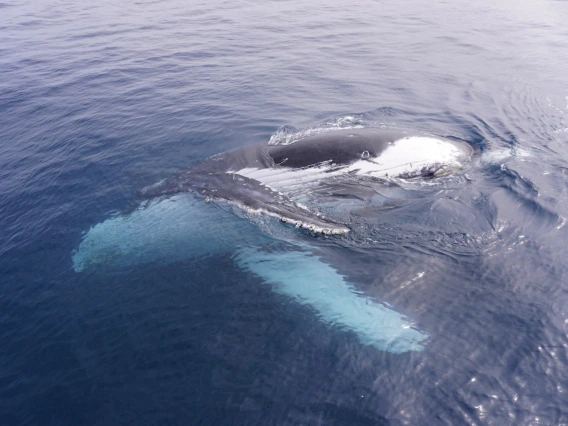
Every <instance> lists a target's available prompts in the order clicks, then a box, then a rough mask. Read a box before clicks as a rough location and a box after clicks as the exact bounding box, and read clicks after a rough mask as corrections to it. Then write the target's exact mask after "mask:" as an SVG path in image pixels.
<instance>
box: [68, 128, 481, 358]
mask: <svg viewBox="0 0 568 426" xmlns="http://www.w3.org/2000/svg"><path fill="white" fill-rule="evenodd" d="M471 155H472V149H471V148H470V146H469V145H468V144H466V143H464V142H460V141H454V140H449V139H443V138H438V137H432V136H408V135H406V134H404V133H401V132H392V131H385V130H379V129H342V130H329V131H326V132H321V133H317V134H315V135H308V136H305V137H303V138H299V139H298V140H296V141H294V142H293V143H290V144H276V145H270V144H260V145H252V146H245V147H244V148H241V149H238V150H235V151H231V152H227V153H223V154H218V155H215V156H213V157H210V158H208V159H206V160H204V161H202V162H201V163H199V164H197V165H196V166H195V167H192V168H190V169H189V170H186V171H182V172H180V173H178V174H176V175H174V176H172V177H171V178H169V179H166V180H164V181H162V182H160V183H158V184H156V185H153V186H151V187H149V188H146V189H144V190H142V191H141V195H142V196H143V198H145V199H147V200H150V201H144V202H142V203H141V205H140V207H139V208H138V209H137V210H135V211H134V212H132V213H130V214H127V215H121V216H115V217H111V218H109V219H107V220H106V221H104V222H102V223H99V224H97V225H95V226H93V227H92V228H91V229H90V230H89V231H88V232H87V233H86V235H85V236H84V238H83V240H82V242H81V244H80V245H79V248H78V249H77V250H76V251H75V252H74V254H73V266H74V269H75V271H77V272H80V271H83V270H86V269H92V268H96V267H104V268H106V269H112V270H117V269H125V268H128V267H132V266H134V265H138V264H143V263H149V262H160V263H169V262H173V261H177V260H182V259H187V258H199V257H202V256H210V255H213V254H216V253H233V258H234V260H235V263H236V264H237V265H238V266H239V267H240V268H242V269H243V270H245V271H248V272H251V273H252V274H254V275H256V276H257V277H259V278H260V279H261V280H262V281H263V282H264V283H266V284H269V285H270V286H271V288H272V289H273V290H274V291H275V292H277V293H280V294H283V295H285V296H288V297H291V298H293V299H294V300H295V301H297V302H299V303H300V304H302V305H308V306H310V307H311V308H312V309H313V310H314V311H315V312H316V314H317V315H318V317H319V318H320V319H321V320H322V321H324V322H326V323H328V324H332V325H334V326H335V327H338V328H340V329H343V330H349V331H352V332H353V333H355V335H356V336H357V337H358V339H359V340H360V341H361V342H362V343H364V344H368V345H372V346H374V347H377V348H379V349H382V350H388V351H390V352H395V353H400V352H406V351H409V350H415V351H420V350H422V349H423V347H424V346H423V344H424V343H423V342H424V340H425V339H426V338H427V334H426V333H425V332H424V331H422V330H419V329H417V328H415V327H413V326H412V325H411V323H410V322H409V321H408V320H407V319H406V318H405V317H404V316H402V315H401V314H399V313H398V312H396V311H394V310H392V309H391V308H390V307H387V306H385V305H383V304H381V303H378V302H377V301H374V300H372V299H370V298H368V297H366V296H365V295H363V294H361V293H360V292H358V291H357V290H356V288H355V287H354V286H353V285H352V284H351V283H349V282H348V281H347V279H346V278H345V277H344V275H342V274H341V273H339V272H338V271H337V270H336V269H335V268H333V267H332V266H330V265H328V264H326V263H324V262H323V261H322V260H321V258H322V256H320V253H321V248H317V247H316V244H309V245H308V244H306V242H305V241H306V239H305V238H304V239H299V238H294V234H297V233H294V232H292V233H274V232H269V231H268V232H267V231H266V229H263V230H261V229H260V228H259V226H257V224H255V223H254V222H255V221H254V220H253V221H251V220H248V219H249V218H250V217H251V213H255V214H256V213H258V215H253V216H256V217H258V216H267V217H276V218H278V219H280V220H281V221H282V222H285V223H289V224H292V225H293V226H295V227H296V228H303V229H306V230H308V233H313V234H328V235H330V234H345V233H348V232H349V230H350V228H349V226H348V224H346V223H342V221H341V220H340V219H338V217H330V216H329V215H323V214H322V213H321V211H320V210H321V209H320V208H321V207H322V206H338V205H339V206H341V205H342V203H343V200H346V199H347V198H349V197H355V198H361V197H364V196H365V195H364V193H365V189H366V188H369V185H371V187H372V185H381V184H382V183H384V182H385V181H386V180H392V179H425V178H433V177H438V176H441V175H445V174H448V173H451V172H452V171H454V170H456V169H459V168H460V167H461V166H462V165H463V164H464V163H465V162H466V161H468V160H469V158H470V157H471ZM371 192H372V191H371ZM209 201H211V202H209ZM328 210H329V211H333V209H331V210H330V209H329V208H328ZM313 240H314V242H315V239H313Z"/></svg>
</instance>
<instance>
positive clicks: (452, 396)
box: [0, 0, 568, 426]
mask: <svg viewBox="0 0 568 426" xmlns="http://www.w3.org/2000/svg"><path fill="white" fill-rule="evenodd" d="M567 22H568V3H567V2H565V1H553V0H526V1H522V2H513V1H509V0H504V1H500V2H490V1H487V0H482V1H481V2H470V1H464V0H456V1H453V2H448V1H438V2H423V1H418V0H409V1H407V2H398V3H397V2H384V1H372V2H371V1H364V2H359V3H357V4H354V3H348V2H343V1H337V2H320V1H315V2H307V3H306V2H299V1H297V0H291V1H288V2H283V1H277V0H274V1H264V2H250V1H243V2H223V1H212V2H182V1H180V0H162V1H137V2H110V1H106V0H102V1H99V2H96V3H94V2H87V3H85V2H71V1H69V0H60V1H55V0H47V1H33V2H32V1H28V0H22V1H18V2H16V1H12V0H8V1H5V0H4V1H3V2H1V3H0V425H6V426H12V425H156V424H170V425H178V424H180V425H182V424H183V425H438V424H440V425H462V424H463V425H561V424H568V352H567V350H568V337H567V333H568V262H567V260H566V259H568V248H567V242H568V223H567V221H568V61H567V59H566V58H567V57H568V54H567V52H568V25H567ZM349 126H363V127H379V128H386V129H404V130H406V131H410V132H426V133H429V134H434V135H440V136H445V137H449V138H455V139H459V140H463V141H466V142H467V143H469V144H470V145H471V146H472V148H473V149H474V150H475V153H476V154H475V155H474V158H473V159H472V160H471V163H470V164H468V165H467V166H466V167H465V168H464V170H461V171H459V172H457V173H456V174H455V175H453V176H449V177H445V178H444V179H441V180H438V181H434V180H431V181H416V180H413V181H412V182H406V183H401V184H399V185H393V186H388V187H385V189H384V191H381V192H380V193H377V196H376V197H375V203H374V204H371V205H365V206H363V207H362V206H361V205H358V206H357V208H354V205H353V204H352V203H353V200H345V202H344V203H339V205H338V206H335V208H336V211H340V210H341V209H342V208H343V209H344V212H343V214H344V219H345V221H346V223H348V225H349V226H351V227H352V228H353V229H354V232H352V233H350V234H349V235H348V236H337V237H329V238H321V237H317V238H316V237H312V236H308V235H301V236H300V237H298V238H300V239H301V241H302V244H304V243H305V244H311V245H312V246H317V247H318V250H319V251H318V253H319V254H318V256H319V257H318V258H317V259H319V260H317V261H318V262H320V263H318V264H320V265H323V266H321V268H322V269H321V271H324V272H325V274H327V275H326V276H331V277H335V276H341V277H343V278H342V279H341V280H345V281H349V282H350V283H352V285H353V288H354V289H355V290H356V291H357V292H358V294H360V295H362V296H364V297H366V298H368V300H373V301H376V302H377V303H378V304H380V306H383V308H384V309H385V312H386V310H387V309H389V310H390V309H392V310H393V312H395V311H396V312H398V313H400V315H402V316H403V317H404V318H406V319H405V321H408V323H410V324H412V327H414V329H415V330H420V331H421V332H422V333H424V336H427V337H426V338H425V340H424V342H423V344H422V347H421V350H414V349H415V348H414V349H412V350H406V351H398V352H397V351H390V350H387V349H381V348H378V347H376V346H373V345H371V344H368V342H365V341H362V340H361V339H359V338H358V337H357V335H356V334H355V333H353V332H351V331H349V330H345V329H343V328H342V327H340V326H337V324H334V323H333V321H329V320H327V319H326V317H325V316H322V315H320V314H318V312H317V309H314V308H313V306H312V305H310V304H306V303H297V300H294V299H293V298H290V297H288V296H286V294H282V292H281V291H280V292H279V291H277V290H278V289H277V288H276V289H275V288H274V287H271V286H270V285H265V284H266V281H268V280H267V279H263V274H264V273H266V271H265V270H263V269H262V268H261V266H262V265H261V263H256V264H255V263H251V261H250V259H249V260H247V259H246V256H245V258H243V253H245V255H246V253H250V252H252V251H254V250H255V249H254V248H247V250H249V251H244V252H241V253H240V254H235V253H232V252H230V251H229V252H227V251H222V250H219V251H216V252H211V253H209V254H208V255H206V256H201V257H197V258H196V257H192V256H190V255H187V256H185V255H184V252H183V250H177V252H176V255H175V256H171V257H170V258H168V259H165V260H167V261H164V259H163V258H162V259H161V261H159V262H153V261H147V262H141V263H139V264H136V265H128V266H124V267H122V268H119V270H112V271H109V270H105V269H104V268H94V269H89V270H83V271H76V269H74V263H73V255H74V253H76V251H77V250H78V248H79V246H80V244H81V242H82V241H83V238H84V237H85V235H86V234H87V232H88V231H89V230H90V229H92V227H94V226H95V225H97V224H100V223H105V221H106V220H108V219H109V218H116V217H121V216H120V215H125V214H128V213H130V212H132V211H136V209H137V208H139V207H138V206H139V204H140V197H139V195H138V193H139V192H138V191H140V190H141V189H142V188H144V187H147V186H149V185H152V184H155V183H156V182H159V181H160V180H162V179H165V178H167V177H168V176H171V175H173V174H174V173H175V172H176V171H178V170H180V169H183V168H184V167H187V166H190V165H193V164H196V163H197V162H199V161H200V160H203V159H205V158H207V157H209V156H211V155H214V154H216V153H219V152H224V151H227V150H231V149H236V148H240V147H243V146H246V145H251V144H256V143H264V142H267V141H269V140H270V139H271V138H273V140H274V139H275V138H276V139H278V138H280V137H282V135H283V134H284V135H286V134H288V133H289V132H290V131H289V129H290V128H292V127H293V128H295V129H298V130H299V131H300V132H309V131H310V130H313V129H322V128H332V127H349ZM223 217H224V216H223ZM231 217H232V216H231ZM240 219H242V220H240V221H237V219H234V220H233V219H222V220H226V222H222V221H221V222H220V221H216V222H215V224H216V225H218V224H219V223H222V224H224V225H226V226H225V227H226V228H227V231H226V232H227V235H228V236H231V238H235V239H237V240H238V242H239V243H240V244H244V245H245V246H246V245H247V244H248V241H249V240H248V239H247V238H248V237H250V239H251V241H252V240H254V238H253V237H254V235H251V233H254V232H256V231H249V229H261V230H263V229H264V227H272V228H271V232H273V233H274V232H282V233H283V234H285V236H284V237H283V238H289V236H290V235H292V234H294V232H295V231H294V230H290V229H287V228H284V227H282V229H280V228H278V226H280V225H274V224H270V223H265V222H263V221H261V220H258V218H240ZM157 220H158V219H157ZM237 222H238V223H239V224H241V225H235V223H237ZM106 223H108V222H106ZM167 225H168V222H167V217H166V221H160V222H159V226H166V227H167ZM145 226H146V229H147V230H148V234H143V235H142V236H141V237H140V240H139V241H142V242H143V243H144V244H147V242H148V240H147V239H144V238H147V237H148V235H151V232H153V231H154V229H153V226H152V224H150V225H145ZM176 226H180V225H179V223H177V224H176ZM239 226H242V227H243V228H242V229H244V230H245V231H241V230H240V229H241V228H239ZM213 228H214V229H212V230H211V232H212V235H213V236H214V237H215V241H225V242H226V241H229V242H231V241H233V240H230V239H224V238H223V234H222V233H223V232H225V231H224V230H223V229H222V227H219V226H216V227H213ZM160 229H161V228H160ZM176 229H180V228H176ZM239 232H245V234H246V235H247V236H248V237H247V238H244V239H241V238H240V237H239V236H242V235H244V234H239ZM259 232H260V231H259ZM139 234H140V233H139ZM259 235H260V234H259ZM293 238H296V237H293ZM150 241H151V239H150ZM235 241H236V240H235ZM150 243H151V242H150ZM234 244H235V245H236V244H237V243H234ZM251 244H252V242H251ZM176 247H182V248H183V246H176ZM292 253H295V252H292ZM264 256H265V257H267V258H268V257H270V259H278V258H279V256H278V253H276V254H274V253H271V254H270V256H268V255H264ZM243 259H244V260H243ZM306 259H308V260H309V262H308V261H307V260H306ZM313 261H314V258H313V256H312V257H306V256H304V257H301V256H300V257H297V258H296V265H300V266H301V268H307V269H306V270H305V271H304V270H303V269H301V268H300V266H298V268H300V269H297V270H292V271H287V272H289V273H290V274H292V273H294V272H296V273H298V275H299V276H304V277H305V276H309V275H310V274H311V273H312V272H313V271H312V270H310V269H309V268H308V266H306V265H309V264H312V262H313ZM247 262H248V263H247ZM306 262H308V263H306ZM255 271H257V272H256V273H255ZM258 271H260V272H258ZM285 279H287V278H285ZM332 280H333V278H332ZM341 280H340V281H341ZM298 291H301V289H300V290H298ZM314 297H317V293H316V296H314Z"/></svg>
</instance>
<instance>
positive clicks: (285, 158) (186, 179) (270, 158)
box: [140, 128, 436, 233]
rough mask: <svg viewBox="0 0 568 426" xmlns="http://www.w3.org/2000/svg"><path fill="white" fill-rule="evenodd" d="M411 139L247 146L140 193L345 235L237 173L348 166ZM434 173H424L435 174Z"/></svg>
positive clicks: (351, 137) (321, 138) (398, 135)
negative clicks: (183, 196)
mask: <svg viewBox="0 0 568 426" xmlns="http://www.w3.org/2000/svg"><path fill="white" fill-rule="evenodd" d="M407 136H408V135H407V134H405V133H403V132H396V131H389V130H381V129H369V128H367V129H365V128H361V129H342V130H329V131H325V132H321V133H317V134H315V135H311V136H308V137H305V138H302V139H300V140H298V141H295V142H294V143H292V144H288V145H270V144H268V143H263V144H258V145H249V146H245V147H242V148H239V149H236V150H233V151H229V152H225V153H221V154H217V155H214V156H212V157H210V158H207V159H205V160H204V161H202V162H201V163H199V164H197V165H195V166H193V167H191V168H189V169H187V170H183V171H181V172H179V173H177V174H175V175H174V176H172V177H170V178H168V179H166V180H165V181H163V182H161V183H159V184H157V185H154V186H151V187H149V188H146V189H144V190H142V191H141V192H140V195H141V196H142V197H143V198H153V197H157V196H165V195H171V194H176V193H180V192H193V193H196V194H200V195H202V196H204V197H207V198H209V199H216V200H224V201H229V202H233V203H236V204H238V205H241V206H243V207H246V208H250V209H253V210H259V211H263V212H264V213H268V214H271V215H274V216H277V217H280V218H281V219H282V220H283V221H289V222H292V223H295V224H296V225H297V226H302V227H305V228H309V229H319V230H321V232H324V233H325V232H329V233H344V232H347V231H348V229H347V228H346V227H345V226H344V225H342V224H339V223H336V222H334V221H333V220H331V219H328V218H324V217H323V216H321V215H319V214H314V213H313V212H310V211H307V210H306V209H304V208H301V207H299V206H298V205H297V204H296V203H294V202H293V201H292V200H290V199H288V198H287V197H286V196H284V195H283V194H281V193H279V192H278V191H275V190H273V189H271V188H269V187H268V186H264V185H263V184H261V183H260V182H258V181H256V180H254V179H250V178H247V177H244V176H241V175H238V174H236V173H231V172H236V171H238V170H241V169H245V168H255V169H276V170H275V171H277V169H279V168H282V169H283V171H284V170H289V169H298V168H306V167H310V166H315V165H318V164H321V163H323V162H329V163H331V164H334V165H336V166H347V165H349V164H352V163H354V162H356V161H359V160H361V159H362V158H373V157H379V156H380V155H381V154H382V153H383V152H384V151H385V149H387V148H388V147H389V146H390V144H391V143H393V142H395V141H397V140H400V139H402V138H404V137H407ZM435 171H436V170H434V171H432V170H424V172H423V175H424V176H428V175H430V176H431V175H432V174H433V173H434V172H435Z"/></svg>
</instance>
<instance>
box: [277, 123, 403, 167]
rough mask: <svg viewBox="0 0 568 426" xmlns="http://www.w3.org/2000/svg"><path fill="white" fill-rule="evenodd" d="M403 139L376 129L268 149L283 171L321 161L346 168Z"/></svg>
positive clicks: (324, 135) (320, 135) (335, 132)
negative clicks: (283, 167)
mask: <svg viewBox="0 0 568 426" xmlns="http://www.w3.org/2000/svg"><path fill="white" fill-rule="evenodd" d="M404 136H405V135H404V134H403V133H401V132H393V131H386V130H379V129H345V130H329V131H327V132H323V133H318V134H315V135H313V136H309V137H307V138H305V139H301V140H299V141H297V142H295V143H293V144H291V145H272V146H268V150H267V151H268V154H269V156H270V157H271V158H272V160H273V161H274V163H275V164H278V165H282V166H285V167H292V168H297V167H308V166H311V165H313V164H318V163H321V162H324V161H332V162H333V163H335V164H341V165H347V164H351V163H353V162H355V161H357V160H359V159H361V156H362V155H363V153H365V152H366V153H368V154H369V156H371V157H378V156H379V155H380V154H381V153H382V152H383V151H384V150H385V149H386V148H387V147H388V145H389V143H391V142H394V141H396V140H398V139H401V138H403V137H404Z"/></svg>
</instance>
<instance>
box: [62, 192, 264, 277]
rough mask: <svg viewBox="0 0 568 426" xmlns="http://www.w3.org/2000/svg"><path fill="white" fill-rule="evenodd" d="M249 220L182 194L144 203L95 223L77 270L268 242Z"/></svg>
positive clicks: (79, 254) (171, 259)
mask: <svg viewBox="0 0 568 426" xmlns="http://www.w3.org/2000/svg"><path fill="white" fill-rule="evenodd" d="M265 240H266V237H264V236H263V235H262V234H261V232H260V231H259V230H258V229H257V228H256V227H255V226H254V225H252V224H251V223H250V222H248V221H246V220H243V219H242V218H239V217H237V216H235V215H234V214H232V213H230V212H228V211H225V210H224V209H223V208H221V207H220V206H218V205H216V204H215V203H206V202H205V201H204V200H202V199H200V198H197V197H195V196H193V195H191V194H179V195H175V196H173V197H170V198H164V199H158V200H154V201H151V202H149V203H147V204H144V205H141V206H140V207H138V208H137V209H136V210H134V211H133V212H132V213H130V214H127V215H120V216H114V217H111V218H109V219H107V220H105V221H104V222H101V223H98V224H97V225H95V226H93V227H91V229H89V231H88V232H87V233H86V234H85V236H84V237H83V240H82V241H81V244H80V245H79V247H78V249H77V250H76V251H75V252H74V253H73V256H72V257H73V269H74V270H75V271H76V272H80V271H83V270H85V269H89V268H94V267H99V266H102V267H105V268H109V269H113V270H115V269H121V268H126V267H131V266H134V265H139V264H144V263H150V262H158V263H163V264H164V263H170V262H174V261H178V260H183V259H188V258H195V257H200V256H207V255H212V254H216V253H225V252H230V251H232V250H234V249H235V247H239V246H240V245H241V244H243V245H249V244H256V243H258V242H262V241H265Z"/></svg>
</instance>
